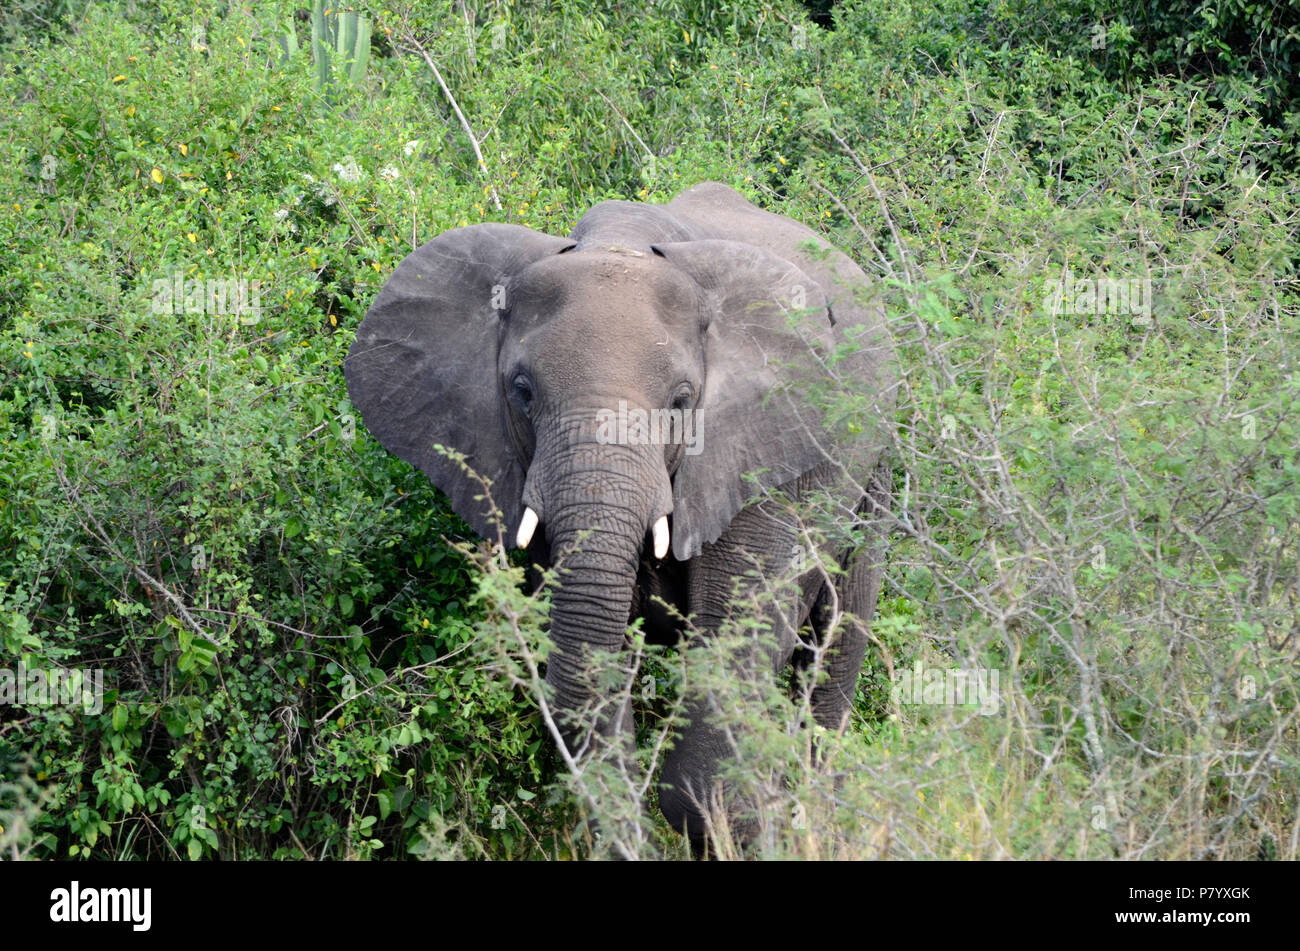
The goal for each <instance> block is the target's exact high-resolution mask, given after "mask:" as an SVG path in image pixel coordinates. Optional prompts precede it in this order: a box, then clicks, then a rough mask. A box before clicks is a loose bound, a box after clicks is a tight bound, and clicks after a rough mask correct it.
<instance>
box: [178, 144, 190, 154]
mask: <svg viewBox="0 0 1300 951" xmlns="http://www.w3.org/2000/svg"><path fill="white" fill-rule="evenodd" d="M176 147H177V148H178V149H180V150H181V155H189V154H190V147H189V146H188V145H186V144H185V143H184V142H181V143H180V144H178V145H177V146H176Z"/></svg>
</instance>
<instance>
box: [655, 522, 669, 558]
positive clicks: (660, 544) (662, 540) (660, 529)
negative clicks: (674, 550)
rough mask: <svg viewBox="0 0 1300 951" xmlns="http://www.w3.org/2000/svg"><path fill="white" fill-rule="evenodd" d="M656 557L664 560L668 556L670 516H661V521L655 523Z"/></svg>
mask: <svg viewBox="0 0 1300 951" xmlns="http://www.w3.org/2000/svg"><path fill="white" fill-rule="evenodd" d="M654 536H655V557H656V558H662V557H664V555H666V554H668V516H667V515H660V516H659V521H657V522H655V527H654Z"/></svg>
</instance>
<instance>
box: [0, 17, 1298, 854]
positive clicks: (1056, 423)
mask: <svg viewBox="0 0 1300 951" xmlns="http://www.w3.org/2000/svg"><path fill="white" fill-rule="evenodd" d="M413 6H414V9H412V10H407V9H405V8H404V5H402V4H386V5H382V6H381V5H376V6H373V7H371V8H370V9H369V10H368V11H366V13H367V15H368V17H369V19H368V23H369V25H370V36H369V46H368V49H369V56H368V61H367V62H364V63H360V64H357V65H358V66H359V68H353V69H351V70H349V69H348V64H347V62H343V63H342V64H341V65H339V63H338V61H339V60H340V59H344V60H345V59H346V56H336V57H335V61H334V63H333V64H332V65H329V66H328V68H327V69H325V70H322V68H321V60H320V52H319V50H317V51H316V55H313V44H312V33H313V29H316V30H319V29H320V25H319V24H317V25H316V26H315V27H313V19H312V17H311V16H307V15H302V16H298V15H296V7H295V5H294V4H281V5H279V6H278V7H277V5H275V4H262V3H258V4H251V3H249V4H244V3H238V2H196V3H193V4H191V3H189V2H181V0H162V2H159V3H144V2H121V3H117V4H104V5H98V4H86V3H78V2H71V0H63V2H36V0H27V2H20V3H17V4H13V5H10V7H9V9H8V10H7V12H6V13H4V15H3V17H0V44H2V45H0V56H2V57H3V60H2V64H3V73H2V75H0V98H3V101H4V103H5V108H4V110H3V119H2V120H0V122H3V126H4V134H3V135H0V193H2V194H3V195H4V202H3V205H2V206H0V234H2V235H3V242H2V243H0V439H2V440H3V441H2V443H0V491H2V493H3V497H2V498H0V658H3V660H2V661H0V666H3V667H6V668H9V669H16V668H17V665H18V664H19V663H22V664H23V665H25V667H26V668H29V669H34V668H40V669H46V670H52V669H70V668H76V669H82V670H92V669H97V670H102V671H103V676H104V687H105V693H104V697H103V701H104V702H103V706H102V709H98V710H86V709H83V708H81V707H76V706H68V705H39V704H28V705H10V706H5V707H0V850H2V851H3V853H4V854H6V855H15V856H29V857H51V856H59V857H68V856H74V857H96V858H122V859H125V858H145V857H187V856H188V857H190V858H196V859H197V858H206V857H213V856H218V855H219V856H222V857H228V858H251V857H275V858H301V857H328V858H339V857H359V858H366V857H389V856H391V857H405V856H424V857H442V856H459V857H490V858H505V857H548V856H549V857H567V856H570V855H579V856H586V855H592V854H602V853H603V849H604V848H606V846H605V845H604V844H602V843H601V842H597V841H593V840H592V839H591V838H590V836H589V835H588V834H587V832H586V831H585V830H586V829H587V828H588V826H587V825H586V824H585V823H584V822H583V820H584V818H586V817H588V816H591V815H592V814H593V813H594V814H596V815H597V816H598V817H599V818H601V819H602V820H608V821H609V822H610V823H611V825H610V826H609V827H613V822H614V818H618V817H621V819H620V821H626V822H632V823H634V824H635V823H640V824H641V833H640V834H638V835H637V836H636V837H634V838H635V842H636V851H637V854H640V855H645V856H651V855H664V856H682V855H684V854H685V850H684V846H683V845H682V843H681V841H680V840H679V839H677V838H676V837H675V836H673V835H672V834H670V833H669V832H668V831H667V830H666V828H664V827H663V825H662V823H660V822H659V821H658V820H657V819H656V818H655V816H656V813H655V810H654V809H653V808H652V803H651V802H649V801H647V800H648V798H651V797H648V796H643V795H641V791H640V790H638V789H626V790H624V791H623V794H622V795H620V796H616V795H614V794H613V793H611V792H610V791H609V790H610V787H608V786H607V784H604V783H603V782H599V783H595V784H594V785H593V783H592V782H587V783H584V782H583V777H576V778H575V777H573V776H570V775H569V774H568V773H567V772H566V771H565V770H564V769H563V768H562V764H561V763H560V762H559V761H558V758H557V756H556V755H555V753H554V751H553V746H552V743H551V742H550V738H549V736H548V735H547V731H546V729H545V726H544V724H543V722H542V718H541V717H540V716H539V713H538V704H537V699H538V690H539V688H538V684H537V680H536V671H535V669H534V668H533V667H532V666H531V661H532V660H533V659H534V658H535V657H536V653H537V651H538V650H540V649H542V648H541V647H540V645H541V644H543V643H544V638H543V636H542V634H541V626H540V625H541V624H542V622H543V620H544V616H545V599H544V598H543V597H539V596H535V595H533V594H531V593H530V592H531V590H532V589H531V588H529V587H527V586H525V585H523V583H522V582H523V572H522V569H521V568H520V567H519V566H518V565H517V564H515V563H507V562H505V561H503V560H500V559H497V558H494V557H493V555H492V554H491V551H490V549H488V548H487V547H486V546H485V545H483V544H481V543H479V542H478V541H477V540H476V539H474V538H473V536H472V535H471V533H470V532H469V531H468V529H467V528H466V527H465V526H464V525H463V524H462V523H461V522H460V521H459V520H458V519H457V518H456V517H455V516H453V515H451V514H450V513H449V511H448V509H447V508H446V505H445V500H444V499H443V498H442V497H441V496H440V495H439V494H438V493H437V492H436V490H434V489H433V488H431V487H430V485H429V484H428V482H427V480H426V479H425V478H424V477H423V476H422V475H420V474H419V473H418V472H416V471H414V470H412V469H411V467H409V466H407V465H406V464H404V463H402V462H400V461H398V460H397V459H395V458H394V457H392V456H390V455H389V454H388V453H386V452H385V451H384V450H383V449H381V448H380V447H379V446H378V444H377V443H376V442H375V441H374V440H373V439H372V438H371V437H370V436H369V435H368V434H367V433H366V431H365V429H364V427H362V426H360V425H359V424H358V422H357V421H356V419H355V417H354V415H353V413H352V409H351V407H350V405H349V403H348V402H347V399H346V389H345V387H344V383H343V376H342V370H341V363H342V359H343V357H344V355H345V353H346V351H347V348H348V346H349V344H350V342H351V340H352V334H353V331H354V329H355V327H356V325H357V323H358V322H359V320H360V318H361V316H362V314H363V313H364V312H365V310H366V308H367V306H368V304H369V302H370V300H371V299H372V298H373V296H374V294H375V293H376V291H377V290H378V288H379V287H380V286H381V284H382V283H383V281H384V280H385V278H386V276H387V275H388V274H390V273H391V272H392V270H393V268H394V267H395V266H396V264H397V262H398V261H400V260H401V259H402V257H403V256H404V255H405V254H406V253H407V252H408V251H409V250H410V249H411V248H412V247H413V246H414V245H415V244H417V243H420V242H423V241H426V240H428V239H429V238H431V237H433V236H434V235H436V234H438V233H439V232H441V231H443V230H445V229H447V228H450V227H454V226H457V225H461V224H466V223H472V222H480V221H506V222H514V223H520V224H525V225H528V226H530V227H533V228H536V229H538V230H542V231H547V232H550V233H553V234H564V233H567V231H568V230H569V229H570V228H571V227H572V225H573V224H574V222H575V221H576V220H577V219H578V218H579V217H580V216H581V214H582V213H583V212H584V211H585V210H586V209H587V208H588V207H590V205H591V204H592V203H594V202H596V201H599V200H601V199H603V198H607V197H619V198H639V199H642V200H647V201H665V200H667V199H669V198H670V197H671V196H672V195H673V194H675V193H676V192H677V191H679V190H680V189H682V188H683V187H686V186H688V185H691V184H694V183H696V182H698V181H702V180H706V179H714V180H718V181H722V182H726V183H728V184H731V185H733V186H734V187H736V188H738V189H740V190H741V191H742V192H744V193H745V194H747V195H748V196H749V197H751V198H752V199H753V200H754V201H756V202H758V203H760V204H762V205H764V206H766V207H769V208H772V209H773V210H776V211H779V212H781V213H784V214H787V215H790V216H792V217H794V218H797V219H800V220H802V221H805V222H807V223H809V224H810V225H812V226H814V227H815V228H817V229H819V230H820V231H821V232H822V233H824V234H825V235H826V237H827V238H828V240H830V241H831V242H833V243H834V244H836V245H837V246H838V247H840V248H842V249H844V250H845V251H847V252H848V253H850V254H851V255H853V256H854V257H855V258H856V259H857V260H858V261H859V262H861V263H862V265H863V266H864V267H865V268H866V269H867V271H868V272H869V273H870V274H871V275H872V276H873V277H874V278H875V279H876V281H877V286H878V288H879V289H880V290H881V292H882V294H883V297H884V300H885V303H886V306H887V308H888V314H889V317H890V325H891V327H892V328H893V332H894V335H895V338H896V342H897V345H898V347H899V350H900V356H901V358H902V364H903V366H904V368H905V372H906V376H905V380H904V385H903V390H902V392H901V394H900V406H899V412H898V419H897V424H898V428H899V437H898V442H897V445H896V447H895V452H894V457H895V472H894V491H895V514H896V524H895V526H894V531H893V533H892V547H891V551H890V555H889V565H888V575H887V580H886V585H885V590H884V591H883V593H882V598H881V604H880V608H879V614H878V617H877V618H876V619H875V623H874V627H873V638H874V640H873V648H872V652H871V654H870V656H869V660H868V667H867V669H866V670H865V671H864V675H863V677H862V681H861V686H860V695H859V698H858V705H857V709H856V711H855V716H854V719H853V721H852V723H851V725H850V728H849V730H848V731H847V733H846V735H845V736H843V737H842V738H838V739H835V738H830V737H822V738H821V741H820V742H821V748H822V751H823V753H824V754H825V755H822V756H812V755H810V753H809V744H808V735H809V731H808V730H801V729H799V728H798V727H797V724H798V722H799V720H800V710H799V708H798V707H797V705H791V704H790V703H789V702H788V701H780V700H776V699H773V698H770V697H764V698H758V700H759V702H761V703H762V705H764V706H765V707H767V708H769V713H770V717H769V719H770V722H771V724H772V726H771V729H770V730H768V731H766V732H764V733H763V734H762V735H761V736H760V737H759V740H760V742H759V743H758V744H757V746H756V747H755V748H754V749H753V750H751V751H749V752H750V763H751V770H750V775H749V776H748V777H746V781H747V782H751V783H752V784H754V787H755V788H756V789H758V790H760V791H763V792H764V793H765V797H764V802H767V803H770V806H769V807H768V808H769V812H768V814H767V816H766V817H765V818H766V821H767V827H768V829H769V830H770V833H769V834H768V835H766V836H765V837H764V838H763V840H762V841H761V842H760V843H759V844H758V846H757V848H756V854H758V855H761V856H806V857H825V856H831V855H835V856H854V857H873V856H886V857H895V856H901V857H941V858H977V859H978V858H993V857H1010V856H1014V857H1023V858H1067V857H1127V858H1138V857H1141V858H1156V857H1159V858H1175V857H1190V858H1202V857H1213V858H1240V857H1248V858H1253V857H1262V858H1279V859H1281V858H1290V859H1295V858H1297V857H1300V844H1298V839H1300V825H1298V824H1297V809H1298V807H1300V799H1298V798H1297V797H1298V793H1297V790H1300V724H1298V723H1297V718H1298V717H1300V698H1298V697H1297V683H1296V673H1297V650H1298V647H1297V644H1298V640H1297V630H1296V618H1297V616H1298V615H1300V605H1298V603H1297V602H1298V601H1300V486H1298V485H1297V475H1298V474H1300V452H1298V450H1300V422H1298V421H1297V418H1296V414H1295V412H1294V406H1295V405H1296V403H1297V401H1298V400H1300V366H1298V365H1297V361H1298V360H1300V348H1298V347H1297V331H1298V330H1300V319H1298V318H1300V311H1298V307H1300V293H1298V292H1297V283H1296V280H1297V278H1296V265H1297V225H1298V222H1300V218H1298V213H1300V204H1298V202H1297V188H1296V186H1297V177H1296V170H1295V161H1294V157H1295V144H1296V135H1297V130H1298V129H1300V122H1298V120H1297V112H1296V111H1295V110H1296V108H1297V107H1296V105H1295V104H1296V102H1297V101H1298V100H1297V96H1296V93H1297V88H1296V82H1297V80H1296V76H1297V75H1300V74H1298V73H1297V70H1296V55H1297V54H1296V42H1297V41H1298V40H1300V32H1298V20H1297V17H1296V4H1295V3H1294V2H1290V3H1282V4H1276V5H1272V6H1269V5H1267V4H1260V5H1256V4H1249V5H1248V4H1245V3H1243V2H1239V0H1224V2H1213V3H1203V2H1192V0H1187V2H1181V3H1169V4H1161V5H1158V6H1159V10H1160V12H1159V13H1156V12H1152V10H1151V9H1149V8H1154V7H1156V6H1157V5H1147V4H1132V3H1123V4H1118V5H1115V4H1102V3H1100V2H1096V0H1055V2H1053V0H1049V2H1045V3H1038V2H1035V3H1025V2H1021V0H1006V2H999V0H985V2H980V0H940V2H937V3H932V2H921V0H893V2H888V3H886V2H879V0H848V2H843V3H838V4H835V5H834V6H833V7H832V5H830V4H811V5H810V7H811V8H812V10H811V12H812V13H815V14H817V20H816V21H814V20H812V19H810V10H809V9H808V8H805V7H804V6H801V5H799V4H798V3H795V2H792V0H739V2H735V3H730V4H725V5H722V4H713V3H707V2H702V0H656V2H654V3H653V4H650V3H640V4H623V3H617V4H610V3H601V2H595V0H579V2H575V3H565V4H562V5H551V4H544V3H516V4H505V3H486V4H484V5H482V6H481V7H480V8H478V9H477V12H474V10H473V9H472V5H470V4H460V3H451V2H437V0H435V2H431V3H420V4H415V5H413ZM556 7H561V9H556ZM1103 8H1104V9H1103ZM828 11H829V13H828ZM321 17H324V13H323V11H322V12H321ZM328 19H329V22H328V23H327V24H326V25H327V26H330V27H331V28H333V29H336V30H337V29H339V27H340V26H341V25H342V23H343V21H342V20H341V19H340V18H339V17H338V16H337V14H335V13H334V12H333V11H331V13H330V16H329V18H328ZM290 35H292V39H290ZM453 101H454V103H455V105H454V106H453ZM462 116H463V119H462ZM467 127H468V130H472V134H473V136H474V139H475V140H476V143H477V148H478V149H479V150H481V154H482V158H481V162H480V159H479V157H478V155H476V146H475V143H474V142H472V141H471V139H470V137H469V136H470V132H469V131H467ZM177 280H180V281H182V282H183V281H194V280H199V281H209V280H212V281H227V280H233V281H235V282H238V281H241V280H242V281H247V282H249V285H248V297H249V299H248V300H247V301H246V303H248V304H249V307H248V309H246V310H244V311H243V312H240V310H239V308H238V307H237V306H235V305H234V300H235V296H237V295H235V296H232V297H229V298H228V299H227V301H226V302H225V304H224V305H223V304H222V303H221V301H220V299H219V297H218V295H216V294H213V295H208V294H207V289H206V287H205V289H204V293H203V294H201V295H198V296H194V295H191V294H190V293H189V292H188V291H187V290H186V285H185V284H182V285H181V289H182V293H181V294H179V295H176V294H174V293H170V292H167V291H166V290H165V289H167V288H175V286H176V283H175V282H176V281H177ZM1098 280H1101V281H1112V280H1113V281H1119V282H1123V285H1124V287H1125V288H1126V289H1128V288H1131V289H1132V290H1133V294H1132V295H1130V296H1129V297H1127V298H1125V301H1126V303H1125V301H1120V302H1119V303H1116V300H1115V299H1113V298H1112V300H1110V301H1109V302H1107V301H1105V300H1104V298H1105V291H1104V290H1103V291H1102V298H1103V300H1102V302H1100V303H1098V301H1097V299H1096V298H1095V297H1093V296H1092V295H1093V294H1094V293H1095V292H1096V290H1097V284H1096V281H1098ZM1062 281H1064V282H1065V283H1064V284H1061V283H1058V282H1062ZM253 282H257V283H256V284H253ZM1130 282H1134V283H1132V284H1130ZM1104 286H1105V285H1103V287H1104ZM1108 304H1109V306H1108ZM214 305H215V306H214ZM254 305H256V306H254ZM853 396H854V394H852V393H846V394H840V395H839V399H840V400H841V401H843V400H849V401H850V405H851V401H852V399H853ZM840 410H841V411H842V410H843V405H842V402H841V405H840ZM685 663H687V660H686V659H685V658H683V657H682V656H680V655H678V654H677V653H674V652H667V653H659V654H655V655H654V656H652V657H650V658H649V659H648V660H647V664H648V667H647V670H648V671H649V674H648V675H647V676H648V677H649V679H648V680H646V681H644V682H643V684H644V689H643V688H642V687H638V696H639V702H638V714H639V717H640V724H641V729H642V733H643V736H642V744H641V745H642V747H643V749H645V750H646V751H647V754H646V755H647V757H648V759H647V766H650V767H652V766H653V759H652V758H653V756H654V754H655V750H656V745H655V742H654V740H655V739H656V738H657V737H658V736H659V735H661V733H662V731H663V730H664V728H665V724H666V723H667V722H668V720H670V719H671V714H672V711H673V704H674V697H675V696H676V691H677V687H678V684H679V682H680V676H681V671H682V666H683V664H685ZM916 664H921V665H923V666H924V667H926V668H966V669H986V670H993V671H996V672H998V673H999V674H1000V703H999V704H998V706H997V711H996V713H994V714H993V715H989V716H985V715H981V713H980V711H979V710H978V709H976V708H974V707H972V706H970V705H963V704H956V705H953V704H909V703H903V702H900V697H899V695H898V694H897V693H891V682H895V683H896V682H897V681H898V678H899V676H900V674H901V672H903V671H909V670H914V669H915V665H916ZM783 703H784V705H782V704H783ZM737 709H749V708H748V707H746V706H743V705H741V706H738V707H737ZM590 779H591V777H588V780H590ZM593 789H597V791H596V792H593ZM600 790H603V791H600ZM606 812H608V813H609V815H605V813H606ZM614 814H617V816H615V815H614ZM611 817H613V818H611Z"/></svg>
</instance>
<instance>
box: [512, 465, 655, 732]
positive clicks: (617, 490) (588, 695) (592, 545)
mask: <svg viewBox="0 0 1300 951" xmlns="http://www.w3.org/2000/svg"><path fill="white" fill-rule="evenodd" d="M656 455H657V457H658V458H657V459H656ZM661 460H662V452H661V451H660V452H659V453H657V454H656V453H652V452H648V451H646V450H645V448H644V447H635V448H634V447H625V446H610V445H592V444H587V445H580V446H577V447H574V446H568V447H566V451H565V452H563V454H562V455H560V456H559V458H558V459H557V460H555V461H552V462H551V463H550V464H546V463H543V464H542V465H541V466H540V467H539V466H538V463H537V462H535V463H534V466H533V471H535V472H546V473H547V474H548V477H549V478H550V479H551V480H552V481H551V482H550V487H551V489H550V491H546V490H542V489H541V488H540V487H538V486H530V488H531V489H532V490H533V491H534V492H536V494H537V495H538V496H541V495H543V493H544V496H545V498H544V501H542V500H539V502H540V507H541V521H542V524H543V526H544V528H545V531H546V538H547V541H548V544H549V547H550V551H551V561H552V563H553V564H554V565H555V566H556V567H557V569H558V572H557V581H558V586H557V588H556V589H555V590H554V591H553V593H552V596H551V625H550V633H551V641H552V644H553V647H552V650H551V653H550V656H549V658H548V661H547V670H546V680H547V683H548V684H549V685H550V686H551V688H552V690H553V701H554V704H555V708H556V710H557V711H558V714H559V719H560V721H561V722H560V726H561V728H562V729H563V731H564V733H565V735H566V739H567V741H568V742H569V745H570V748H571V750H574V751H575V752H576V749H577V748H581V747H582V745H583V743H584V741H585V739H586V737H587V735H588V734H589V733H590V731H591V730H592V728H594V729H595V732H596V734H597V735H598V736H600V737H605V738H613V737H616V736H618V735H620V734H622V735H623V739H622V742H623V743H627V742H630V739H631V729H630V728H631V724H630V716H631V714H630V709H629V706H628V703H627V693H626V690H625V689H622V688H620V687H619V686H617V685H619V684H624V685H625V684H628V683H630V682H631V680H632V677H633V672H632V671H631V670H627V669H623V667H620V668H619V675H618V676H617V677H615V676H614V675H613V674H612V673H605V671H608V670H609V667H608V666H607V665H609V664H611V663H618V664H621V665H626V664H627V663H630V659H629V658H627V657H621V658H620V656H619V655H620V654H621V652H622V651H623V648H624V646H625V644H624V641H625V637H626V634H627V625H628V620H629V616H630V614H631V609H632V597H633V591H634V588H635V585H636V577H637V569H638V567H639V564H640V555H641V549H642V544H643V542H644V541H645V539H646V535H647V532H648V531H649V530H650V528H651V525H652V523H657V522H658V521H659V519H660V517H661V516H663V515H666V514H667V512H668V510H669V509H670V508H671V504H672V503H671V488H670V487H669V484H668V477H667V473H666V471H665V470H664V467H663V463H662V461H661ZM656 462H657V465H656ZM532 475H533V472H530V477H531V476H532ZM531 481H532V480H531V478H530V483H531ZM658 531H659V529H656V532H658ZM662 531H663V533H664V535H665V536H666V533H667V527H666V524H665V525H664V526H663V528H662ZM656 547H657V546H656ZM598 667H599V668H600V670H597V668H598ZM575 744H576V746H575ZM616 745H621V744H616Z"/></svg>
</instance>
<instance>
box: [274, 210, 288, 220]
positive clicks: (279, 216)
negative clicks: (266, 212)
mask: <svg viewBox="0 0 1300 951" xmlns="http://www.w3.org/2000/svg"><path fill="white" fill-rule="evenodd" d="M288 217H289V209H288V208H277V209H275V220H276V221H284V219H285V218H288Z"/></svg>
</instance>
